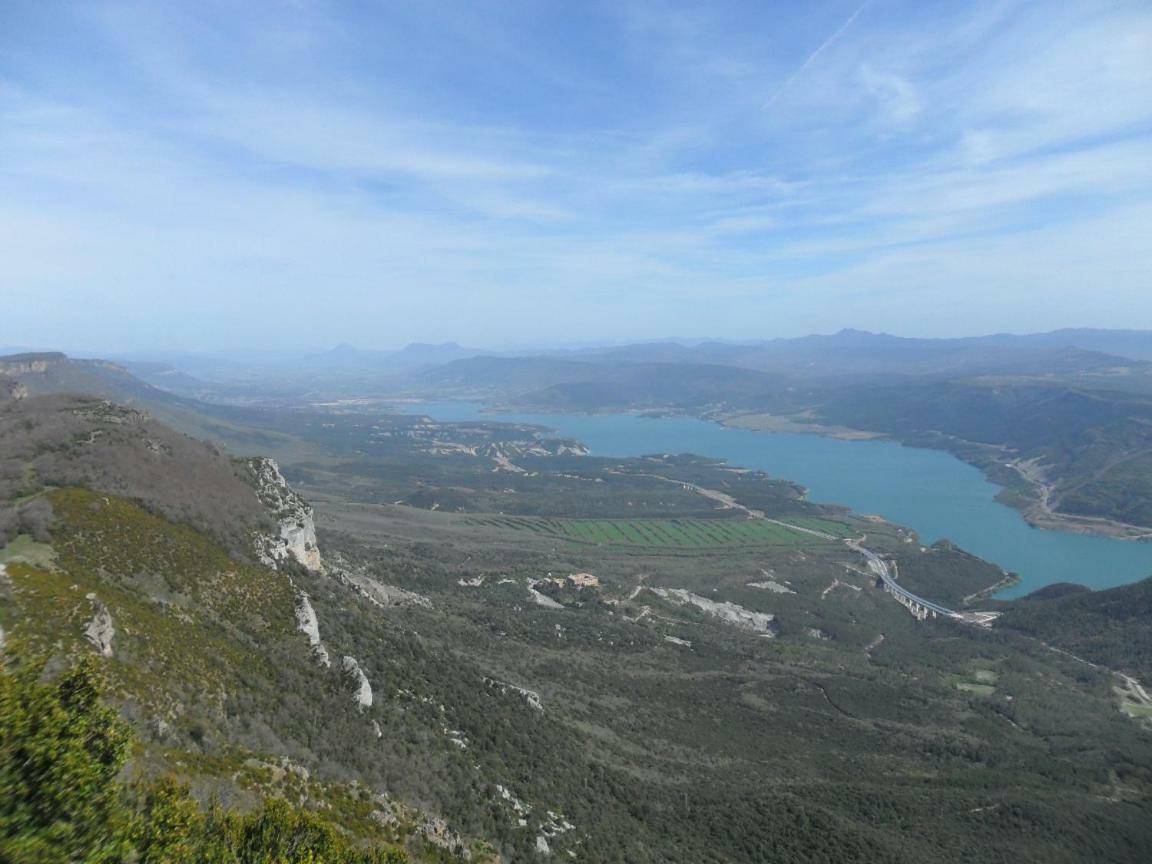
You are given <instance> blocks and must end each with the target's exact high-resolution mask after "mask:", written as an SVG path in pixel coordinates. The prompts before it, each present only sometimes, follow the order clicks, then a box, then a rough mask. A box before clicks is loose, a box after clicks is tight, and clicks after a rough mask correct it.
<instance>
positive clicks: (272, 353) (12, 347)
mask: <svg viewBox="0 0 1152 864" xmlns="http://www.w3.org/2000/svg"><path fill="white" fill-rule="evenodd" d="M1061 330H1069V331H1071V330H1086V331H1093V330H1099V331H1100V332H1112V333H1148V334H1152V328H1132V327H1117V328H1058V329H1057V330H1044V331H1039V330H1037V331H1023V330H1022V331H1015V332H1011V331H1005V330H999V331H993V332H987V333H967V334H961V335H958V336H954V337H953V336H924V335H918V334H914V333H889V332H884V331H870V330H860V329H859V328H854V327H845V328H841V329H840V330H837V331H834V332H826V333H803V334H799V335H796V336H765V337H760V338H757V337H752V338H747V339H738V338H729V337H725V336H656V337H652V338H644V339H613V340H607V339H583V340H581V339H573V340H569V341H555V342H540V341H535V342H522V343H514V342H510V343H489V344H481V343H476V344H463V343H460V342H458V341H456V340H452V339H448V340H444V341H442V342H420V341H413V342H405V343H402V344H392V345H386V344H378V345H364V344H353V343H351V342H347V341H342V342H338V343H336V344H335V345H324V344H302V345H293V346H283V347H278V348H260V347H251V346H239V345H222V346H216V347H204V346H188V347H172V346H163V345H152V346H150V347H139V348H133V349H124V348H122V347H119V346H115V345H104V346H98V345H97V346H68V345H48V344H43V345H37V344H29V345H20V344H8V345H6V344H0V357H2V356H5V355H10V354H19V353H38V352H59V353H63V354H66V355H68V356H70V357H72V358H78V359H113V360H115V359H122V360H149V359H153V358H156V359H163V358H164V357H165V356H169V357H172V358H176V357H180V356H187V357H200V358H204V359H221V360H229V359H235V358H249V359H256V358H262V357H263V358H267V359H270V358H274V357H297V358H298V357H301V356H307V355H310V354H316V355H320V354H325V353H334V352H338V351H341V350H351V351H361V352H365V353H379V354H390V353H399V352H402V351H404V350H406V349H409V348H421V347H423V348H447V347H457V348H461V349H464V350H467V351H475V352H477V353H478V354H481V353H491V354H503V355H509V354H514V353H517V352H521V353H523V354H525V355H529V354H533V353H542V354H543V353H551V352H560V353H563V352H580V351H595V350H598V349H610V348H618V347H627V346H634V345H662V344H678V345H685V346H692V345H702V344H709V343H712V344H730V345H755V344H760V343H765V342H772V341H776V340H790V339H803V338H805V337H832V336H837V335H841V334H843V333H845V332H846V331H848V332H857V333H866V334H868V335H873V336H882V337H891V338H896V339H910V340H916V339H941V340H948V339H984V338H993V337H1007V338H1013V337H1028V336H1044V335H1049V334H1052V333H1056V332H1060V331H1061Z"/></svg>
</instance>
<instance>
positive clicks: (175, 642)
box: [0, 489, 295, 715]
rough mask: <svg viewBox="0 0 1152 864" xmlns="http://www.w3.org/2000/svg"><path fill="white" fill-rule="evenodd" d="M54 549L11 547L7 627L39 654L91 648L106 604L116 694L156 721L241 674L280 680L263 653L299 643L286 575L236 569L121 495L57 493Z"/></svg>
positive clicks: (207, 544) (185, 531) (19, 543)
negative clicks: (89, 628)
mask: <svg viewBox="0 0 1152 864" xmlns="http://www.w3.org/2000/svg"><path fill="white" fill-rule="evenodd" d="M49 497H50V500H51V501H52V506H53V511H54V512H55V514H56V522H55V524H54V526H53V543H52V546H51V547H49V546H45V545H43V544H38V543H33V542H32V541H31V540H30V539H29V538H24V537H23V536H21V537H18V538H17V539H16V540H15V541H13V542H12V543H10V544H8V546H6V547H4V549H3V550H2V553H3V558H2V559H0V560H5V563H6V564H7V570H8V577H9V580H10V583H11V590H12V597H11V602H10V603H9V604H7V605H6V607H5V608H0V620H2V621H3V624H4V626H5V629H6V630H10V631H11V632H12V634H13V635H14V636H18V637H21V638H22V639H24V640H25V641H27V642H28V643H29V646H30V647H31V648H32V649H33V650H39V651H45V652H49V653H53V652H62V653H63V654H65V655H68V654H74V653H77V652H86V651H90V650H92V649H91V646H90V645H89V644H88V643H87V641H86V640H85V638H84V635H83V634H84V628H85V626H86V624H87V622H88V621H89V620H91V618H92V615H93V612H94V608H95V607H94V604H93V601H92V600H90V599H89V596H88V595H89V594H92V595H94V596H95V597H97V598H98V599H99V600H100V601H101V602H102V603H104V604H105V605H106V606H107V607H108V609H109V611H110V613H111V616H112V620H113V622H114V626H115V628H116V636H115V637H114V640H113V649H114V652H115V653H114V656H113V658H112V660H111V662H110V664H109V672H110V673H111V679H112V682H113V690H114V692H115V693H116V694H117V695H118V696H124V697H129V698H132V699H134V700H136V701H137V702H139V703H140V704H144V705H148V706H149V707H150V708H151V709H153V710H155V711H156V712H157V713H158V714H162V715H163V714H167V713H168V712H170V711H175V707H174V706H176V705H177V703H179V702H182V701H186V698H187V693H188V692H195V693H197V694H201V695H203V696H205V698H209V699H214V698H217V696H218V694H220V693H223V692H224V691H226V690H228V689H229V688H235V687H237V686H238V683H237V678H238V676H242V675H247V674H252V673H257V672H266V673H268V674H271V671H272V670H271V669H269V668H264V667H266V666H267V662H268V661H267V660H266V659H264V658H265V655H263V654H261V653H258V652H254V651H253V650H252V647H253V646H255V645H268V644H273V643H278V642H280V641H283V640H288V641H292V639H293V637H294V636H295V626H294V624H295V618H294V614H295V593H294V591H293V590H292V588H291V585H290V583H289V582H288V579H287V578H286V577H285V576H284V575H283V574H280V573H276V572H273V571H270V570H266V569H265V568H263V567H258V566H255V565H250V564H243V563H238V562H236V561H233V560H231V559H230V558H229V557H228V555H227V553H226V552H225V551H224V549H222V548H221V547H220V546H218V545H217V544H215V543H214V542H213V541H212V540H210V539H208V538H206V537H205V536H203V535H201V534H199V533H197V532H196V531H194V530H193V529H191V528H188V527H186V526H182V525H176V524H173V523H171V522H169V521H167V520H165V519H163V518H161V517H158V516H155V515H153V514H151V513H148V512H146V511H145V510H143V509H141V508H140V507H138V506H136V505H135V504H132V503H131V502H128V501H125V500H123V499H121V498H116V497H114V496H104V495H98V494H96V493H93V492H89V491H87V490H82V489H61V490H56V491H54V492H51V493H49Z"/></svg>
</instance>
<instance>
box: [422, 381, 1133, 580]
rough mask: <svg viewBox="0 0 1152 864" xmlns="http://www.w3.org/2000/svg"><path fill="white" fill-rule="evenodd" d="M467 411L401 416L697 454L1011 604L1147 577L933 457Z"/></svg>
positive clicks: (597, 417)
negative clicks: (935, 563)
mask: <svg viewBox="0 0 1152 864" xmlns="http://www.w3.org/2000/svg"><path fill="white" fill-rule="evenodd" d="M482 407H483V406H481V405H479V404H476V403H469V402H428V403H420V404H419V405H413V406H411V407H410V408H407V409H406V410H411V411H412V412H413V413H420V414H425V415H427V416H429V417H433V418H435V419H437V420H445V421H449V420H480V419H483V420H489V421H492V420H501V421H508V422H516V423H534V424H538V425H541V426H547V427H549V428H551V429H555V430H556V431H557V433H559V434H560V435H561V436H564V437H568V438H576V439H578V440H579V441H581V442H583V443H584V444H586V445H587V446H588V447H590V448H591V449H592V452H593V453H594V454H596V455H600V456H639V455H643V454H646V453H697V454H700V455H703V456H712V457H716V458H720V459H726V460H727V461H728V462H729V463H731V464H732V465H736V466H741V467H745V468H757V469H760V470H761V471H765V472H767V473H768V474H771V475H773V476H775V477H781V478H786V479H788V480H794V481H796V482H797V483H800V484H801V485H803V486H805V487H807V488H808V490H809V497H810V498H811V499H812V500H813V501H820V502H826V503H834V504H844V505H847V506H848V507H851V508H852V509H853V510H855V511H856V512H858V513H875V514H879V515H881V516H883V517H884V518H886V519H888V520H889V521H891V522H895V523H897V524H900V525H906V526H908V527H909V528H912V529H913V530H914V531H916V533H917V534H919V535H920V539H921V541H922V542H924V543H933V542H935V541H936V540H940V539H948V540H951V541H952V542H953V543H956V544H957V545H959V546H961V547H963V548H964V549H967V550H968V551H969V552H972V553H973V554H975V555H979V556H980V557H981V558H985V559H987V560H988V561H994V562H995V563H997V564H999V565H1000V566H1001V567H1003V568H1004V569H1005V570H1009V571H1012V572H1014V573H1017V574H1019V576H1020V580H1021V581H1020V583H1019V584H1018V585H1015V586H1013V587H1012V588H1009V589H1007V590H1006V591H1004V592H1001V594H999V595H998V596H1000V597H1005V598H1008V597H1017V596H1020V595H1021V594H1027V593H1028V592H1030V591H1035V590H1036V589H1037V588H1042V587H1043V586H1045V585H1050V584H1052V583H1053V582H1077V583H1079V584H1081V585H1087V586H1089V587H1090V588H1109V587H1112V586H1114V585H1123V584H1125V583H1128V582H1135V581H1137V580H1139V579H1143V578H1144V577H1146V576H1152V543H1145V542H1132V541H1123V540H1111V539H1109V538H1106V537H1091V536H1085V535H1080V534H1066V533H1063V532H1060V531H1044V530H1040V529H1037V528H1032V527H1031V526H1029V525H1028V523H1027V522H1025V521H1024V520H1023V518H1021V516H1020V515H1019V514H1018V513H1017V512H1016V511H1015V510H1013V509H1011V508H1010V507H1006V506H1005V505H1003V504H1001V503H999V502H998V501H995V500H994V496H995V495H996V492H997V491H998V487H997V486H995V485H993V484H992V483H989V482H988V481H987V480H986V479H985V478H984V475H983V474H982V473H981V472H980V471H978V470H977V469H975V468H973V467H972V466H970V465H967V464H965V463H964V462H961V461H959V460H958V459H955V458H954V457H952V456H949V455H948V454H947V453H942V452H940V451H938V450H921V449H917V448H913V447H904V446H902V445H900V444H897V443H895V442H892V441H838V440H835V439H832V438H822V437H820V436H817V435H789V434H784V433H777V432H771V433H769V432H748V431H744V430H739V429H727V428H725V427H723V426H719V425H717V424H715V423H709V422H707V421H704V420H696V419H693V418H688V417H661V418H646V417H637V416H635V415H632V414H593V415H585V414H485V413H482Z"/></svg>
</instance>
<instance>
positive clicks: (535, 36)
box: [0, 0, 1152, 354]
mask: <svg viewBox="0 0 1152 864" xmlns="http://www.w3.org/2000/svg"><path fill="white" fill-rule="evenodd" d="M1150 92H1152V6H1149V5H1148V4H1147V3H1142V2H1092V3H1082V4H1061V3H1057V2H1054V0H1041V2H976V3H971V4H959V5H955V6H948V7H944V6H941V5H939V4H917V3H911V2H898V0H891V2H883V0H865V2H863V3H861V2H857V0H849V2H832V3H827V4H819V5H817V6H812V5H809V4H805V5H800V4H788V3H783V4H754V3H747V2H721V3H714V4H707V5H702V4H689V3H679V2H657V0H645V2H637V3H629V4H607V3H595V2H593V3H588V4H577V5H573V4H559V3H544V4H538V5H533V6H531V7H527V6H523V5H521V4H513V5H509V4H489V3H479V4H473V3H470V4H453V3H427V4H406V3H396V2H385V3H380V4H372V5H359V4H352V5H348V6H341V7H337V6H335V5H333V4H330V3H326V2H320V0H293V2H288V0H285V2H266V3H256V4H235V3H225V2H219V0H209V2H197V3H192V2H174V3H168V4H153V3H146V2H134V0H115V2H109V0H96V2H90V3H83V4H76V3H67V2H56V0H47V2H40V3H34V4H5V5H4V7H3V8H2V9H0V229H2V230H0V261H2V262H3V263H0V296H2V299H3V303H4V325H5V326H3V327H2V328H0V342H3V343H5V344H11V345H47V346H54V347H59V348H60V349H61V350H66V351H70V352H80V353H97V352H102V353H109V352H111V351H115V352H117V353H121V354H125V353H132V352H149V351H150V352H154V351H157V350H160V349H163V350H199V351H204V352H220V351H227V350H235V346H246V347H248V348H254V349H261V350H266V349H267V350H282V349H290V350H299V349H315V350H323V349H324V348H330V347H332V346H333V345H336V344H339V343H342V342H346V343H349V344H352V345H356V346H358V347H363V348H369V349H378V348H388V347H399V346H402V345H405V344H408V343H411V342H423V343H440V342H446V341H455V342H458V343H460V344H462V345H466V346H470V347H471V346H479V347H490V346H517V345H519V346H533V345H537V346H539V345H546V344H549V343H553V344H554V343H563V342H569V343H570V342H572V341H573V339H574V338H576V339H578V340H583V341H595V342H601V343H625V342H630V341H653V340H661V339H667V338H670V337H668V336H667V335H666V334H669V333H684V332H695V333H711V334H715V335H716V338H725V339H732V340H749V339H758V338H772V337H788V336H799V335H805V334H808V333H813V332H822V333H833V332H836V331H838V330H840V329H842V328H845V327H854V328H860V329H866V330H871V331H877V332H881V331H882V332H891V333H897V334H906V335H914V336H926V337H939V336H965V335H974V334H981V333H994V332H1003V331H1009V332H1041V331H1048V330H1053V329H1058V328H1062V327H1116V328H1123V327H1131V326H1137V327H1139V326H1141V325H1143V326H1148V325H1149V324H1152V243H1149V238H1148V226H1149V225H1152V203H1150V202H1152V99H1149V98H1148V94H1149V93H1150ZM574 334H578V335H576V336H575V337H574ZM584 334H587V335H586V336H585V335H584ZM697 338H701V337H697ZM229 346H232V347H231V348H230V347H229Z"/></svg>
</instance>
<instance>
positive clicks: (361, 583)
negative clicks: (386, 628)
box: [337, 570, 432, 609]
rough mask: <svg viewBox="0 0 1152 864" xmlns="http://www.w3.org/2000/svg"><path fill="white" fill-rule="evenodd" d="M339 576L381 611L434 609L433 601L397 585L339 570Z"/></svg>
mask: <svg viewBox="0 0 1152 864" xmlns="http://www.w3.org/2000/svg"><path fill="white" fill-rule="evenodd" d="M337 574H338V575H339V576H340V577H341V578H342V579H343V580H344V581H345V582H346V583H347V584H349V585H351V586H352V587H353V588H355V589H356V591H357V592H359V593H360V594H361V595H363V596H364V597H365V598H366V599H368V600H370V601H371V602H372V603H373V604H375V605H376V606H379V607H380V608H381V609H393V608H396V607H400V606H423V607H424V608H425V609H431V608H432V601H431V600H429V599H428V598H427V597H425V596H424V595H423V594H417V593H416V592H415V591H408V590H406V589H404V588H397V587H396V586H395V585H385V584H384V583H383V582H378V581H376V580H375V579H373V578H372V577H371V576H365V575H363V574H362V573H352V572H349V571H341V570H337Z"/></svg>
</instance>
